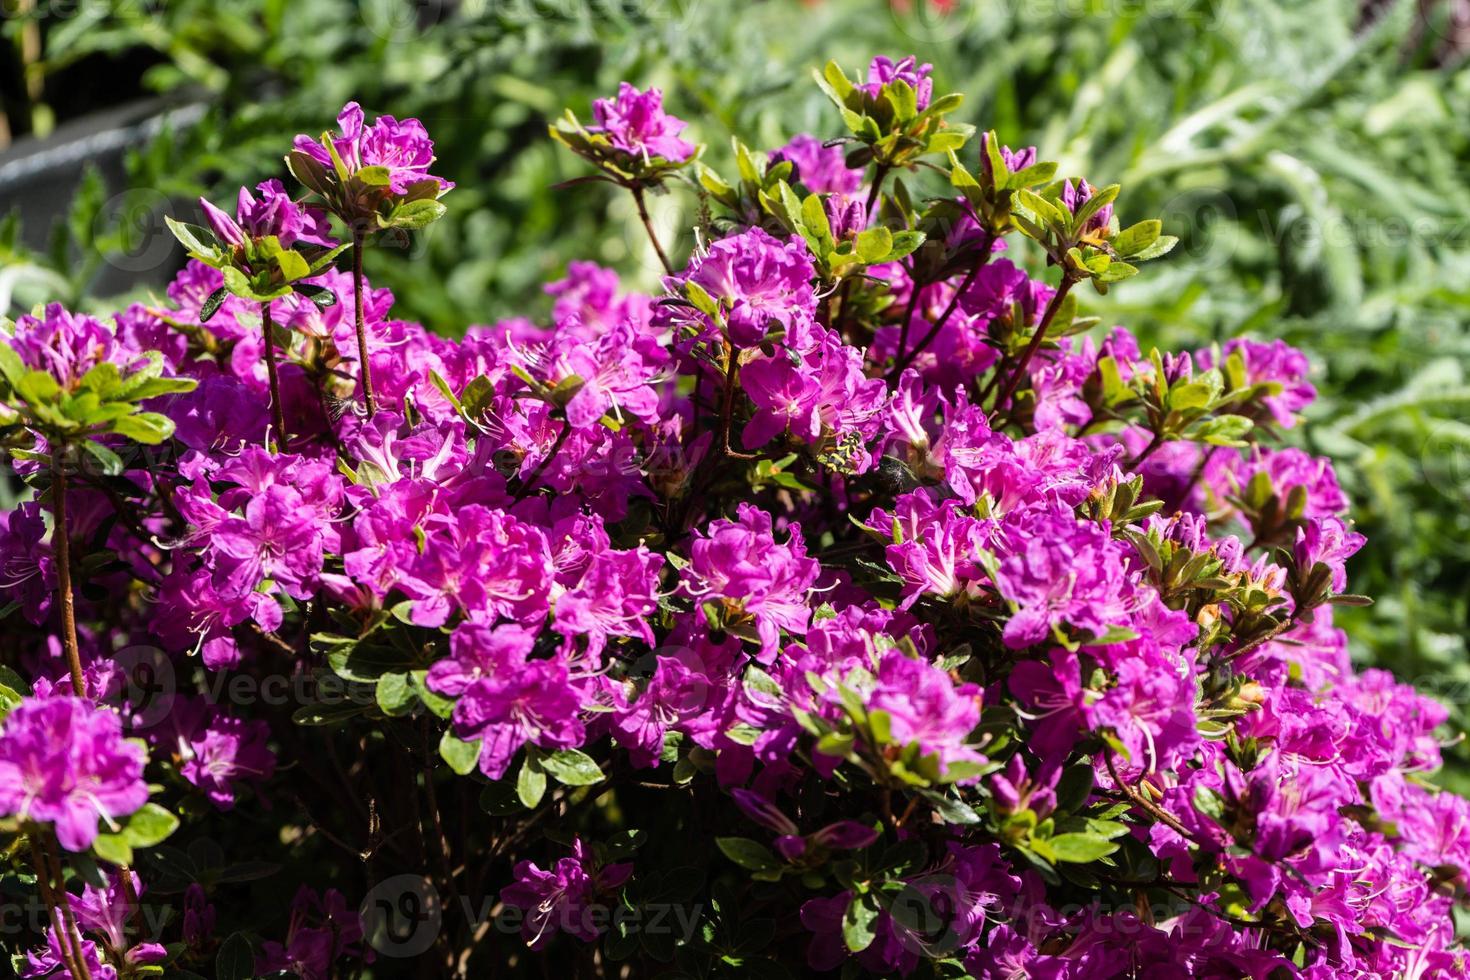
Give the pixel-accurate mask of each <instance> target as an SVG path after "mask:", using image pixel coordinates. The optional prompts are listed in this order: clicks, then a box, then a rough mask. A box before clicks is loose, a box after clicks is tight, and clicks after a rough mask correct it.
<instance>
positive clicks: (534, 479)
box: [515, 422, 572, 500]
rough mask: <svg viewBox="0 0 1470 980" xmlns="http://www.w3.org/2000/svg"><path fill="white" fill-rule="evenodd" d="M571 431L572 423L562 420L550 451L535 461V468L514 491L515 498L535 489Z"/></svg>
mask: <svg viewBox="0 0 1470 980" xmlns="http://www.w3.org/2000/svg"><path fill="white" fill-rule="evenodd" d="M571 432H572V424H571V423H570V422H562V424H561V431H560V432H558V433H557V435H556V441H555V442H554V443H552V444H551V451H550V452H549V453H547V454H546V455H545V456H544V457H542V459H541V462H539V463H537V464H536V468H535V469H534V470H532V471H531V475H530V476H528V477H527V478H526V480H525V482H524V483H522V484H521V488H520V489H519V490H517V491H516V498H515V499H516V500H524V499H526V497H528V496H530V494H531V491H532V490H535V489H536V484H537V483H539V482H540V481H541V474H543V473H545V472H546V467H548V466H550V465H551V461H552V460H553V459H556V457H557V454H558V453H560V452H561V447H562V446H563V445H564V444H565V443H566V441H567V436H569V435H571Z"/></svg>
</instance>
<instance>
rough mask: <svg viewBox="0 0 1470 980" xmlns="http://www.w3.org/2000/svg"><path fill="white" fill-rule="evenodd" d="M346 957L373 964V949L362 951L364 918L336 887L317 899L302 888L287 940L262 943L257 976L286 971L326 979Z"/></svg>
mask: <svg viewBox="0 0 1470 980" xmlns="http://www.w3.org/2000/svg"><path fill="white" fill-rule="evenodd" d="M343 957H348V958H354V959H361V960H362V961H363V962H365V963H366V962H371V950H364V949H363V948H362V919H361V917H360V916H359V915H358V914H357V912H356V911H355V910H353V909H351V908H349V907H348V905H347V900H346V899H345V898H343V897H342V893H341V892H339V891H337V890H336V889H335V888H328V889H327V890H326V892H325V893H323V894H322V896H321V897H318V896H317V894H316V893H315V892H314V891H312V890H311V889H310V888H309V887H307V886H306V885H302V886H301V887H300V888H299V889H298V890H297V892H296V898H295V899H294V900H293V901H292V902H291V920H290V924H289V926H288V927H287V931H286V941H285V942H284V943H279V942H274V941H269V940H268V941H266V942H264V943H262V944H261V947H260V956H259V958H257V960H256V963H255V969H256V975H257V976H269V975H272V974H275V973H282V972H284V973H290V974H294V975H296V976H298V977H301V978H302V980H327V978H328V977H331V976H333V975H334V974H335V971H334V970H333V964H335V963H336V962H337V961H338V960H339V959H341V958H343Z"/></svg>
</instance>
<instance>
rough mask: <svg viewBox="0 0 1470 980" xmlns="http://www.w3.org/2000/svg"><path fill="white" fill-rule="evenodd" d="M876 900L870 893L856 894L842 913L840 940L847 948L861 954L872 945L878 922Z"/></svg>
mask: <svg viewBox="0 0 1470 980" xmlns="http://www.w3.org/2000/svg"><path fill="white" fill-rule="evenodd" d="M878 912H879V907H878V900H877V898H876V896H874V895H873V893H872V892H868V893H865V894H856V893H854V894H853V896H852V900H851V901H849V902H848V903H847V911H845V912H843V913H842V939H843V941H844V942H846V943H847V948H848V949H850V950H852V951H853V952H854V953H861V952H862V951H863V950H865V949H867V948H868V947H869V946H871V945H872V944H873V937H874V935H875V932H876V925H877V921H878Z"/></svg>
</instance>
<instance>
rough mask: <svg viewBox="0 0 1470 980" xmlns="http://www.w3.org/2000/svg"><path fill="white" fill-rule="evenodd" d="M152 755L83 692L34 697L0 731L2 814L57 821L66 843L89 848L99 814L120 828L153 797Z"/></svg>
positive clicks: (73, 848)
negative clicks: (148, 779) (147, 772)
mask: <svg viewBox="0 0 1470 980" xmlns="http://www.w3.org/2000/svg"><path fill="white" fill-rule="evenodd" d="M146 759H147V754H146V753H145V752H144V751H143V749H142V747H141V746H139V745H137V744H136V743H133V742H129V741H127V740H125V739H124V738H123V733H122V722H121V721H120V720H119V719H118V716H117V715H116V714H115V713H113V712H111V711H108V710H106V709H103V708H98V707H96V706H94V705H93V704H92V703H91V702H88V701H84V700H82V699H80V698H74V697H52V698H45V699H39V698H27V699H26V700H24V701H22V702H21V703H20V704H19V705H17V706H16V707H15V708H14V709H13V710H12V711H11V712H10V715H9V716H8V717H7V718H6V719H5V727H4V730H3V731H0V814H3V815H5V816H13V817H17V818H19V819H21V820H35V821H38V822H40V823H50V824H54V825H55V827H56V837H57V839H58V840H59V841H60V842H61V846H62V847H64V848H66V849H67V850H68V851H85V850H86V849H87V848H89V847H91V846H92V841H94V840H95V839H96V838H97V834H98V826H97V824H98V820H99V819H100V820H102V821H104V822H105V823H106V824H107V825H108V827H109V829H115V828H116V826H117V824H118V822H119V821H120V820H121V819H122V818H124V817H127V816H128V815H130V814H131V813H133V811H135V810H137V809H139V808H140V807H142V806H143V804H144V803H147V802H148V785H147V783H145V782H144V781H143V763H144V762H145V761H146Z"/></svg>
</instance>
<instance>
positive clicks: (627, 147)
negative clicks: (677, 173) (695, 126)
mask: <svg viewBox="0 0 1470 980" xmlns="http://www.w3.org/2000/svg"><path fill="white" fill-rule="evenodd" d="M592 116H593V118H594V119H595V120H596V121H597V124H596V125H595V126H590V127H588V129H589V130H590V131H591V132H594V133H602V134H604V135H605V136H607V138H608V140H609V141H610V142H611V143H612V145H613V146H615V147H617V148H618V149H619V150H622V151H624V152H625V153H631V154H633V155H634V156H641V157H659V158H661V159H664V160H667V161H669V162H670V163H683V162H684V161H685V160H688V159H689V158H690V157H691V156H693V155H694V144H693V143H690V142H689V141H688V140H682V139H680V138H679V134H680V133H682V132H683V131H684V127H685V126H687V125H688V124H687V123H686V122H684V120H682V119H679V118H676V117H674V116H671V115H669V114H668V113H666V112H664V94H663V92H661V91H659V90H658V89H656V88H651V89H649V90H648V91H646V92H640V91H638V90H637V89H636V88H634V87H633V86H632V85H630V84H628V83H627V82H623V83H621V84H620V85H619V86H618V94H617V97H616V98H613V99H595V100H594V101H593V103H592Z"/></svg>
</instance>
